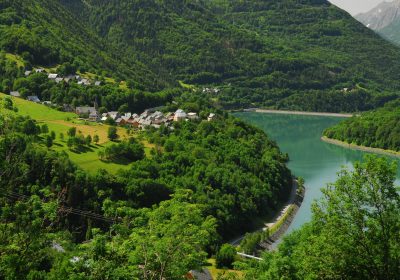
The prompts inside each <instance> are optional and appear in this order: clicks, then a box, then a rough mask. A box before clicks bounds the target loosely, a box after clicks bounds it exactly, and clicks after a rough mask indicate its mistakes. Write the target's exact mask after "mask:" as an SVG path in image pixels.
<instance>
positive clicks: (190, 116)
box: [187, 113, 199, 121]
mask: <svg viewBox="0 0 400 280" xmlns="http://www.w3.org/2000/svg"><path fill="white" fill-rule="evenodd" d="M187 117H188V119H189V120H192V121H193V120H197V119H199V116H198V115H197V113H188V114H187Z"/></svg>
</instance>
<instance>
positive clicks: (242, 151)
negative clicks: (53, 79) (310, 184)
mask: <svg viewBox="0 0 400 280" xmlns="http://www.w3.org/2000/svg"><path fill="white" fill-rule="evenodd" d="M180 102H181V103H180V104H181V106H182V107H183V108H186V106H191V104H193V102H194V100H186V101H185V100H180ZM202 103H205V102H202V101H201V100H198V101H197V102H196V104H202ZM0 104H1V108H0V190H1V193H2V194H1V195H0V206H1V207H0V229H1V230H0V252H2V253H1V254H0V278H5V279H32V277H33V276H32V275H40V278H34V279H56V278H57V279H71V277H72V276H73V275H75V274H77V275H81V277H84V278H86V279H87V278H89V279H98V277H99V276H98V275H102V277H103V276H104V275H114V273H115V275H119V273H122V272H121V271H120V267H121V266H124V267H125V268H124V270H123V272H124V273H128V272H129V275H130V277H132V275H140V273H142V272H141V270H140V269H138V266H139V265H141V264H143V263H145V265H149V268H148V270H149V271H147V270H145V272H146V273H150V272H151V273H155V274H156V275H164V273H165V275H168V277H169V278H167V279H178V278H180V277H181V276H182V275H184V274H185V273H187V272H188V271H189V270H190V269H193V268H197V267H201V266H202V265H203V264H204V261H205V257H206V256H207V253H206V252H208V253H212V252H215V249H216V246H218V244H220V242H221V241H222V240H226V239H227V238H230V237H232V236H234V235H236V234H237V233H238V232H241V231H244V230H246V229H250V228H252V222H254V221H255V217H258V216H262V215H266V214H268V213H271V211H274V209H276V208H277V207H278V206H279V205H280V203H282V202H283V201H285V200H286V199H287V196H288V194H289V193H290V191H289V190H290V188H291V184H292V177H291V173H290V171H289V170H288V168H287V167H286V162H287V160H288V159H287V156H285V155H283V154H282V153H281V152H280V151H279V149H278V147H277V146H276V144H274V143H273V142H272V141H270V140H269V139H268V138H267V137H266V135H265V134H264V133H263V132H262V131H260V130H258V129H255V128H253V127H251V126H248V125H246V124H245V123H243V122H241V121H239V120H237V119H234V118H232V117H228V116H223V115H220V116H219V119H216V120H214V121H212V122H208V121H207V120H199V121H194V122H182V123H175V124H174V126H173V129H168V128H166V127H161V128H160V129H159V130H151V129H150V130H147V131H145V132H142V133H141V134H140V137H139V139H145V140H146V141H148V142H150V143H152V144H153V146H154V148H153V149H152V151H151V153H149V154H148V155H146V156H145V154H144V151H143V147H142V146H141V144H140V143H139V142H137V141H138V140H137V139H135V138H133V137H132V138H131V139H129V140H123V139H121V140H120V142H116V143H115V145H119V146H120V147H121V146H122V145H123V147H129V149H130V151H126V150H123V151H122V153H123V154H122V155H125V154H126V155H128V153H129V155H131V156H130V157H129V159H130V162H131V167H130V168H129V169H126V170H125V171H120V172H118V173H117V175H112V174H110V173H108V172H107V171H106V170H98V171H97V172H92V173H88V172H85V171H84V170H82V169H80V168H78V167H77V166H76V165H75V164H73V163H72V162H71V161H70V160H69V158H68V156H67V154H66V153H65V152H59V151H58V147H57V145H56V144H57V142H60V141H61V143H63V142H69V141H70V139H73V140H74V139H75V138H79V135H78V133H79V132H76V135H75V134H72V133H68V134H67V135H65V138H64V137H63V138H60V136H58V135H54V132H53V131H49V130H48V129H47V130H44V129H43V124H42V123H40V122H38V121H36V120H34V119H31V118H30V117H25V116H21V115H20V114H19V112H18V111H19V110H18V106H16V104H15V103H14V102H13V100H12V99H11V98H10V97H4V98H2V99H1V100H0ZM206 104H207V103H205V105H204V107H200V108H201V109H202V110H206V107H209V105H206ZM53 138H54V140H53V141H50V144H49V139H53ZM55 140H57V142H56V141H55ZM85 145H86V144H85ZM88 145H89V147H90V145H91V144H90V143H89V144H88ZM92 145H97V144H92ZM132 149H134V150H132ZM114 150H115V149H114ZM112 152H113V151H111V152H110V153H112ZM81 156H82V157H85V153H82V154H81ZM119 159H120V158H119ZM154 232H157V233H156V235H155V236H156V238H154V236H153V234H154ZM82 241H88V242H89V243H88V244H83V245H82V244H81V242H82ZM25 243H29V244H31V245H30V246H28V248H25V247H24V246H22V245H21V244H25ZM54 243H57V244H59V245H58V247H56V248H55V247H54ZM106 243H108V245H106ZM52 244H53V245H52ZM60 244H61V245H60ZM110 244H115V245H116V244H119V245H118V248H120V249H122V250H123V251H124V252H122V251H120V252H119V253H117V252H116V250H117V251H118V250H119V249H117V247H115V248H114V249H111V248H110V247H109V245H110ZM19 245H21V247H19ZM181 245H183V246H181ZM60 246H61V247H62V248H63V249H62V250H61V249H59V247H60ZM142 246H143V247H145V248H146V249H143V247H142ZM160 246H161V247H160ZM60 250H61V251H60ZM147 250H148V251H147ZM171 252H173V253H171ZM146 254H150V255H151V254H153V256H154V254H165V255H164V256H163V257H162V258H163V259H166V260H167V261H166V262H168V264H164V263H163V262H164V260H160V262H161V263H158V261H157V260H156V258H155V257H153V258H152V261H150V262H147V261H145V260H144V259H145V258H146ZM73 256H76V257H78V256H79V259H78V260H77V261H76V262H71V261H70V259H71V258H72V257H73ZM17 259H18V261H17ZM85 262H92V265H93V266H90V268H89V269H86V268H85V266H84V263H85ZM129 267H130V268H129ZM65 269H67V270H65ZM58 274H60V275H58ZM55 275H57V277H56V278H54V277H55ZM82 275H83V276H82ZM123 275H125V274H123ZM37 277H39V276H37ZM60 277H61V278H60ZM104 277H105V276H104ZM110 277H111V276H110ZM113 277H114V276H112V277H111V279H128V278H126V277H127V276H126V275H125V276H121V275H120V277H121V278H113ZM115 277H116V276H115ZM137 277H139V276H137ZM139 278H140V279H146V278H141V277H139ZM129 279H131V278H129ZM135 279H136V278H135Z"/></svg>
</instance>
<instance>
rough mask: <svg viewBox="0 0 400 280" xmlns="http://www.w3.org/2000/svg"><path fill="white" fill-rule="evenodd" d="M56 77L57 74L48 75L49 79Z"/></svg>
mask: <svg viewBox="0 0 400 280" xmlns="http://www.w3.org/2000/svg"><path fill="white" fill-rule="evenodd" d="M57 77H58V74H51V73H50V74H49V76H48V78H49V79H50V80H55V79H57Z"/></svg>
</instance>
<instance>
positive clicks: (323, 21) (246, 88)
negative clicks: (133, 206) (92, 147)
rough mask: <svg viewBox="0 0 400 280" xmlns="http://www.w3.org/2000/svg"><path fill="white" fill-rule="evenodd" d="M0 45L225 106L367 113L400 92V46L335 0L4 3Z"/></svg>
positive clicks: (39, 60) (36, 61)
mask: <svg viewBox="0 0 400 280" xmlns="http://www.w3.org/2000/svg"><path fill="white" fill-rule="evenodd" d="M1 6H2V8H3V9H2V10H1V18H2V21H1V22H0V24H1V25H0V28H1V31H2V32H1V34H2V36H1V37H0V46H1V47H2V48H3V49H5V50H6V51H7V52H8V53H10V54H18V55H20V56H22V57H23V58H24V59H25V60H26V61H27V62H29V63H28V64H32V65H41V64H42V65H43V64H58V65H61V66H64V67H66V66H70V65H71V66H73V67H72V68H73V69H78V70H80V71H81V72H86V71H88V72H91V73H97V74H98V75H99V76H110V77H114V78H117V80H118V79H122V80H127V81H128V87H129V88H131V89H135V90H145V91H151V92H154V91H158V90H160V89H165V88H171V87H177V86H179V83H178V81H182V82H184V83H185V84H189V85H196V86H197V87H198V88H199V91H201V89H202V87H205V86H213V87H218V88H219V89H221V91H219V92H218V93H216V94H212V95H211V96H210V98H212V99H213V100H214V102H215V103H216V104H219V105H222V106H224V107H226V108H243V107H254V106H263V107H276V108H285V109H296V110H310V111H333V112H340V111H349V112H350V111H362V110H368V109H372V108H374V107H379V106H382V105H383V104H385V103H386V102H387V101H390V100H392V99H395V98H397V97H398V96H397V90H398V89H399V87H400V84H399V82H398V79H397V76H396V74H395V73H398V72H399V71H400V62H399V61H398V60H397V57H398V56H399V54H400V51H399V49H398V48H396V47H394V46H392V45H390V44H389V43H387V42H385V41H384V40H383V39H381V38H380V37H379V36H377V35H376V34H374V33H373V32H372V31H370V30H368V29H367V28H366V27H363V26H362V24H360V23H358V22H357V21H356V20H354V19H353V18H351V17H350V15H348V14H346V13H345V12H343V11H341V10H340V9H338V8H336V7H334V6H332V5H331V4H329V2H327V1H323V0H320V1H301V2H299V1H292V0H284V1H251V2H242V1H223V0H220V1H195V2H186V1H178V0H174V1H155V0H150V1H147V0H146V1H144V0H126V1H116V0H111V1H103V0H90V1H89V0H88V1H81V0H72V1H55V0H51V1H42V0H35V1H21V0H18V1H6V0H2V2H1Z"/></svg>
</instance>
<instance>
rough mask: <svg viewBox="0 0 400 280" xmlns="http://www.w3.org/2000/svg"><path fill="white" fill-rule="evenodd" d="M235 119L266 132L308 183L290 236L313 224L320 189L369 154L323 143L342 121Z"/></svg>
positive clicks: (277, 116) (255, 115)
mask: <svg viewBox="0 0 400 280" xmlns="http://www.w3.org/2000/svg"><path fill="white" fill-rule="evenodd" d="M235 116H237V117H239V118H241V119H243V120H244V121H246V122H248V123H251V124H253V125H255V126H257V127H259V128H261V129H263V130H264V131H265V132H266V133H267V134H268V136H269V137H270V138H271V139H273V140H274V141H276V142H277V144H278V145H279V147H280V149H281V150H282V152H284V153H288V154H289V158H290V162H289V164H288V165H289V168H290V169H291V170H292V172H293V174H294V175H295V176H300V177H303V178H304V179H305V186H306V196H305V199H304V201H303V204H302V206H301V208H300V210H299V212H298V213H297V215H296V217H295V219H294V220H293V223H292V224H291V226H290V228H289V230H288V231H287V232H288V233H289V232H290V231H292V230H294V229H297V228H299V227H300V226H301V225H302V224H304V223H305V222H307V221H309V220H310V218H311V203H312V202H313V201H314V200H315V199H318V198H319V197H321V191H320V189H321V188H322V187H324V186H326V184H328V183H331V182H334V181H336V179H337V173H338V172H339V171H340V169H341V168H342V167H343V166H348V167H351V166H352V163H353V162H355V161H360V160H362V158H363V156H364V155H365V154H366V152H362V151H357V150H350V149H346V148H343V147H338V146H334V145H331V144H328V143H325V142H323V141H321V140H320V138H321V135H322V132H323V131H324V130H325V129H326V128H328V127H330V126H332V125H335V124H336V123H338V122H340V121H341V120H342V118H337V117H320V116H301V115H280V114H263V113H253V112H250V113H247V112H246V113H236V114H235ZM399 177H400V172H399V171H398V178H399ZM397 183H399V182H397Z"/></svg>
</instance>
